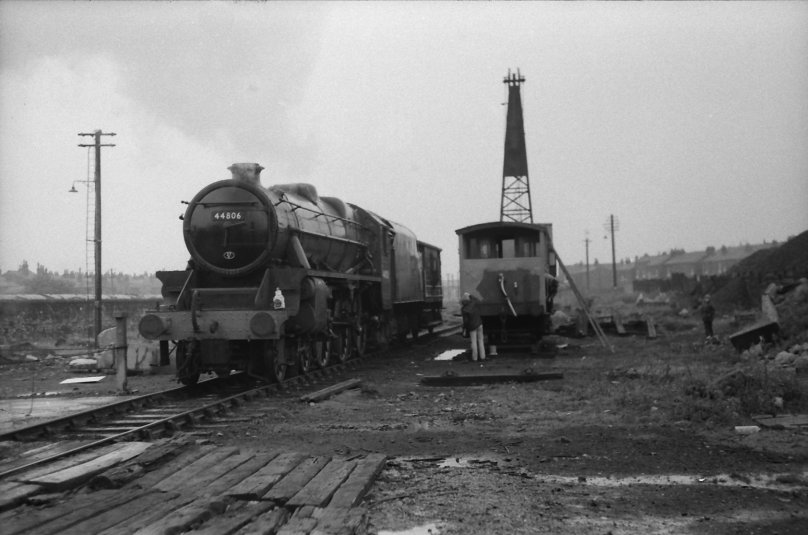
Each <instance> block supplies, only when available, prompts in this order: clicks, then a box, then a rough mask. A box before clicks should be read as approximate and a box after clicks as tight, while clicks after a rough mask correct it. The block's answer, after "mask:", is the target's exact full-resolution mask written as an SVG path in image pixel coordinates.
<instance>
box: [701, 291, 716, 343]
mask: <svg viewBox="0 0 808 535" xmlns="http://www.w3.org/2000/svg"><path fill="white" fill-rule="evenodd" d="M699 308H700V309H701V321H702V322H703V323H704V334H705V335H706V336H707V340H708V341H711V340H712V339H713V318H714V317H715V307H714V306H713V304H712V303H711V302H710V294H707V295H705V296H704V301H702V303H701V305H700V306H699Z"/></svg>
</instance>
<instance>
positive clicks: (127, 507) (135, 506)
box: [59, 489, 176, 535]
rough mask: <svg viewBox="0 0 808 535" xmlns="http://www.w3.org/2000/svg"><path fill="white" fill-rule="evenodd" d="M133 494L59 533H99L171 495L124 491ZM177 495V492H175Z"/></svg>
mask: <svg viewBox="0 0 808 535" xmlns="http://www.w3.org/2000/svg"><path fill="white" fill-rule="evenodd" d="M126 492H128V493H129V494H132V495H133V498H132V499H131V500H126V501H122V502H121V503H120V504H118V505H117V506H116V507H112V508H110V509H108V510H105V511H97V512H96V513H94V514H93V516H91V517H89V518H88V519H86V520H84V521H82V522H79V523H78V524H74V525H73V526H71V527H69V528H68V529H66V530H63V531H60V532H59V535H88V534H90V533H99V532H101V531H103V530H105V529H107V528H110V527H112V526H116V525H119V524H121V523H126V522H128V521H129V519H130V518H132V517H133V516H135V515H139V514H141V513H142V512H143V511H148V510H150V509H152V508H153V507H155V506H157V505H159V504H161V503H164V502H165V501H166V499H167V498H168V497H169V496H166V493H164V492H160V491H157V490H154V489H148V490H140V489H138V490H131V491H124V492H122V493H121V494H124V493H126ZM174 495H176V494H174Z"/></svg>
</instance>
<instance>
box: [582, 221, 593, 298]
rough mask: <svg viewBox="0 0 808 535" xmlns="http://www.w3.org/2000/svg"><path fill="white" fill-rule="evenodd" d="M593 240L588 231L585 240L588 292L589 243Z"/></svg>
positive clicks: (587, 284)
mask: <svg viewBox="0 0 808 535" xmlns="http://www.w3.org/2000/svg"><path fill="white" fill-rule="evenodd" d="M591 241H592V240H590V239H589V231H588V230H587V231H586V239H584V243H585V244H586V291H590V290H589V242H591Z"/></svg>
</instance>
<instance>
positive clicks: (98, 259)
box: [79, 130, 115, 348]
mask: <svg viewBox="0 0 808 535" xmlns="http://www.w3.org/2000/svg"><path fill="white" fill-rule="evenodd" d="M79 135H80V136H93V137H94V138H95V143H93V144H92V145H85V144H79V147H95V179H94V182H95V236H94V239H93V243H94V244H95V310H94V312H95V331H94V332H95V336H94V340H93V346H94V347H96V348H97V347H98V335H99V333H100V332H101V310H102V308H101V295H102V290H101V281H102V277H103V274H102V272H101V147H114V146H115V145H114V144H112V143H101V136H114V135H115V133H113V132H109V133H104V132H102V131H101V130H96V131H95V132H92V133H79Z"/></svg>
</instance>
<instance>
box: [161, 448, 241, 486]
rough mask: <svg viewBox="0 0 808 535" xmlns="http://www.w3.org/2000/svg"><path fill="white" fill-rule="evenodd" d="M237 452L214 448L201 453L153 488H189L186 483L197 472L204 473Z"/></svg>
mask: <svg viewBox="0 0 808 535" xmlns="http://www.w3.org/2000/svg"><path fill="white" fill-rule="evenodd" d="M237 452H238V448H233V447H231V448H215V449H214V450H213V451H211V452H209V453H207V454H205V455H203V456H202V457H200V458H199V459H197V460H195V461H194V462H192V463H191V464H189V465H187V466H186V467H185V468H182V469H181V470H179V471H178V472H176V473H175V474H173V475H172V476H171V477H167V478H166V479H164V480H162V481H160V482H158V483H157V484H155V485H154V488H156V489H160V490H163V491H169V490H175V489H182V488H189V487H188V483H189V482H190V481H191V480H193V479H194V478H196V477H197V476H198V475H199V474H201V473H204V472H205V471H206V470H209V469H211V468H213V467H214V466H216V465H217V464H219V463H220V462H222V461H223V460H224V459H226V458H227V457H230V456H231V455H234V454H235V453H237Z"/></svg>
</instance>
